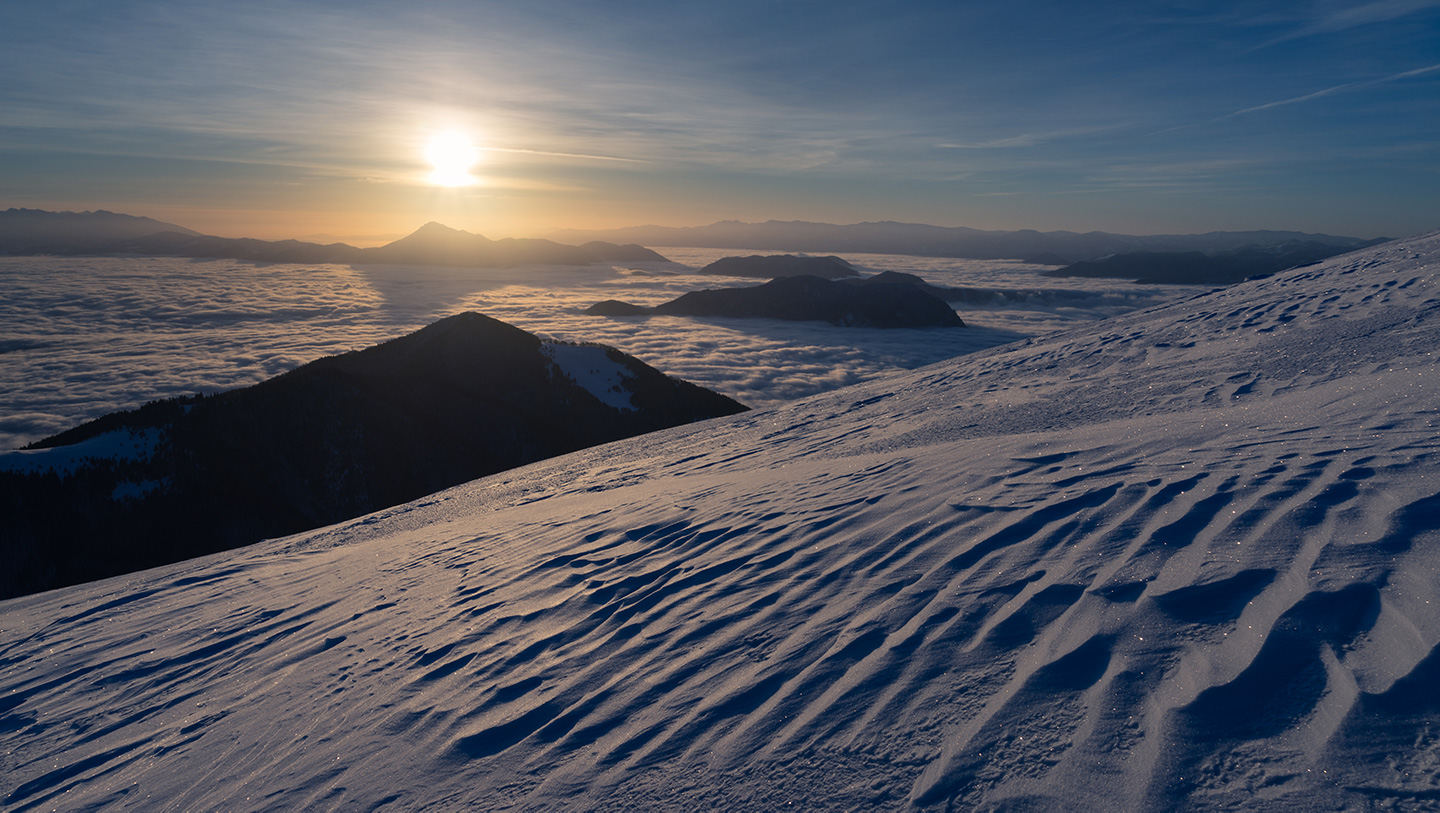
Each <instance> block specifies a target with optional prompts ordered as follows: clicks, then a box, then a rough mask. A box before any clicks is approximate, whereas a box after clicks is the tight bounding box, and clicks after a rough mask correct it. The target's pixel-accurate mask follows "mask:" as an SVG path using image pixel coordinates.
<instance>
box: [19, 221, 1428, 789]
mask: <svg viewBox="0 0 1440 813" xmlns="http://www.w3.org/2000/svg"><path fill="white" fill-rule="evenodd" d="M1437 272H1440V233H1434V234H1431V235H1428V236H1425V237H1421V238H1416V239H1413V240H1408V241H1401V242H1396V243H1390V244H1386V245H1383V246H1379V247H1376V248H1372V249H1366V250H1364V251H1362V252H1358V253H1355V254H1349V255H1345V256H1343V257H1338V258H1335V259H1332V260H1329V261H1326V262H1324V263H1322V264H1319V265H1316V266H1311V267H1308V268H1303V269H1298V270H1295V271H1291V272H1287V273H1284V274H1281V275H1278V276H1275V277H1272V278H1270V279H1266V280H1261V281H1256V282H1249V283H1243V284H1241V285H1238V286H1235V287H1232V288H1228V289H1223V290H1219V291H1214V292H1209V293H1203V294H1200V295H1197V296H1195V297H1193V298H1190V299H1187V300H1184V301H1179V302H1175V303H1172V304H1170V305H1165V306H1161V307H1158V308H1154V309H1151V310H1148V311H1143V312H1136V313H1133V314H1130V315H1127V316H1122V317H1119V318H1115V319H1112V320H1108V321H1105V322H1101V323H1096V324H1092V325H1088V326H1086V327H1083V328H1080V329H1077V330H1073V331H1070V332H1066V333H1060V334H1054V335H1051V336H1047V337H1044V338H1041V339H1037V340H1032V341H1030V342H1027V343H1024V344H1019V345H1008V346H1006V347H1002V348H997V349H995V350H992V351H987V352H982V353H978V354H975V355H971V356H966V357H963V358H958V359H954V360H952V361H947V362H943V363H941V364H938V365H933V366H930V367H926V368H922V369H920V370H916V371H913V372H908V373H903V374H898V375H894V376H891V377H887V378H884V379H881V380H878V381H874V382H871V383H867V384H863V385H860V386H857V387H852V388H849V389H845V390H840V391H836V392H833V393H829V394H824V395H819V396H815V397H812V398H809V399H806V400H803V401H799V402H795V403H793V404H791V405H789V406H785V407H781V408H776V409H771V410H767V411H759V412H752V413H746V414H744V415H740V416H735V417H733V418H725V419H719V420H715V421H711V422H707V423H704V424H699V425H694V426H690V427H686V428H681V429H676V430H669V431H666V432H662V433H658V434H653V435H647V436H645V437H642V438H637V439H633V440H629V441H622V442H619V443H615V444H611V445H608V446H605V447H600V448H596V449H592V450H589V451H586V452H581V453H578V454H573V455H569V456H566V457H563V458H557V459H554V460H551V461H547V462H544V463H540V464H536V465H532V466H529V467H526V468H523V469H518V470H514V471H511V472H507V473H504V474H501V475H497V476H494V477H490V478H487V479H482V480H477V481H475V482H472V483H469V484H467V485H464V486H461V487H458V488H455V489H452V490H450V491H446V492H443V493H440V494H437V495H434V496H432V497H429V498H426V499H423V500H420V501H418V502H415V503H411V504H408V505H406V506H402V507H399V508H395V509H391V510H387V511H384V512H381V513H379V514H375V515H371V516H369V517H365V518H362V519H359V520H355V521H353V522H348V523H345V524H343V525H339V526H334V527H331V528H328V529H324V530H321V531H316V532H313V533H309V534H304V535H300V536H295V537H288V538H285V539H280V540H274V541H271V542H265V543H262V544H259V545H255V546H253V547H250V548H246V549H243V550H239V551H232V552H229V553H225V554H217V555H215V556H212V557H208V558H205V559H200V560H194V561H191V562H187V563H184V564H181V565H175V566H170V567H167V568H163V569H160V570H154V571H148V572H146V573H143V574H138V575H134V576H128V577H120V578H115V579H111V580H108V581H104V582H98V583H94V584H89V585H82V586H79V587H75V588H67V589H64V590H59V591H55V592H51V593H46V594H41V595H38V596H32V597H27V598H21V599H16V600H12V601H9V602H5V603H3V604H0V625H3V633H0V634H3V642H0V799H3V806H4V807H5V808H6V809H10V810H27V809H32V808H34V809H50V808H61V809H88V808H92V807H109V808H134V809H142V810H161V809H164V810H200V809H224V810H280V809H301V808H307V807H310V808H317V809H331V808H336V809H339V808H343V809H355V810H369V809H374V808H387V809H390V808H393V809H419V808H426V809H447V808H449V809H460V808H466V807H471V808H476V809H487V810H576V811H581V810H610V809H631V810H637V811H638V810H656V809H683V810H687V811H688V810H698V809H711V808H713V809H721V810H773V809H787V808H788V809H810V810H825V809H854V810H869V809H904V808H907V807H911V808H921V809H933V810H941V809H952V810H965V809H972V808H982V809H989V808H1003V809H1007V810H1034V809H1041V810H1044V809H1054V810H1116V809H1127V810H1139V809H1166V808H1175V809H1207V810H1208V809H1278V810H1292V809H1293V810H1340V809H1357V808H1360V809H1364V808H1367V807H1370V806H1374V807H1377V808H1387V809H1388V808H1391V807H1393V808H1396V809H1415V808H1418V807H1423V806H1428V805H1435V804H1437V803H1440V691H1437V686H1440V649H1437V642H1440V465H1437V464H1440V457H1437V452H1440V433H1437V421H1440V369H1437V366H1436V353H1437V352H1440V280H1437Z"/></svg>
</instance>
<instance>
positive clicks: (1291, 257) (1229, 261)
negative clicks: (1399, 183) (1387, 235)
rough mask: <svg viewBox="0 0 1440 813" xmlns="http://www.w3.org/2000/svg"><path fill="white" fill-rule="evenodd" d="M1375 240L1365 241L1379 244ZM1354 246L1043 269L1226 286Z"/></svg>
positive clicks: (1303, 245) (1148, 255) (1135, 258)
mask: <svg viewBox="0 0 1440 813" xmlns="http://www.w3.org/2000/svg"><path fill="white" fill-rule="evenodd" d="M1382 242H1384V241H1383V240H1374V241H1370V242H1369V243H1366V244H1365V245H1367V246H1368V245H1373V244H1376V243H1382ZM1352 250H1353V249H1352V248H1350V247H1346V246H1338V245H1334V244H1331V243H1322V242H1317V241H1314V240H1296V241H1292V242H1288V243H1281V244H1278V245H1269V246H1245V247H1243V248H1238V249H1232V250H1229V251H1221V252H1216V253H1214V254H1206V253H1204V252H1200V251H1174V252H1158V251H1137V252H1134V253H1131V254H1116V255H1113V256H1110V257H1102V258H1100V259H1098V260H1087V261H1084V262H1078V263H1074V264H1072V265H1068V266H1066V267H1064V268H1057V269H1055V270H1053V271H1047V272H1046V274H1045V275H1046V276H1050V277H1109V278H1118V279H1133V280H1135V281H1136V282H1148V283H1163V284H1206V285H1229V284H1231V283H1235V282H1241V281H1243V280H1246V279H1250V278H1251V277H1263V276H1269V275H1270V274H1276V273H1279V272H1281V271H1285V270H1288V269H1291V268H1297V267H1299V266H1302V265H1310V264H1312V263H1317V262H1320V261H1321V260H1324V259H1328V258H1330V257H1333V256H1335V255H1337V254H1344V253H1346V252H1348V251H1352Z"/></svg>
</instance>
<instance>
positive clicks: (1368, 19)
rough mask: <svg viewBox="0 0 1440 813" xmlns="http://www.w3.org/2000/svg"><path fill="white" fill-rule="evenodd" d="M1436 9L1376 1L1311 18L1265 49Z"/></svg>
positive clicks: (1401, 0)
mask: <svg viewBox="0 0 1440 813" xmlns="http://www.w3.org/2000/svg"><path fill="white" fill-rule="evenodd" d="M1436 8H1440V0H1376V1H1375V2H1371V3H1363V4H1361V5H1358V6H1345V7H1342V8H1334V9H1331V10H1328V11H1325V12H1323V13H1321V14H1319V15H1316V16H1314V17H1312V18H1311V19H1309V20H1308V21H1306V22H1305V23H1303V24H1302V25H1301V26H1300V27H1299V28H1297V29H1295V30H1293V31H1290V32H1288V33H1286V34H1283V35H1281V36H1279V37H1276V38H1274V39H1272V40H1270V41H1269V42H1267V43H1265V45H1276V44H1279V43H1282V42H1288V41H1290V40H1297V39H1303V38H1305V37H1313V36H1317V35H1320V34H1334V33H1338V32H1341V31H1348V30H1350V29H1352V28H1359V27H1361V26H1366V25H1374V24H1376V23H1387V22H1391V21H1394V20H1399V19H1401V18H1403V17H1409V16H1410V15H1412V14H1419V13H1421V12H1425V11H1429V10H1431V9H1436Z"/></svg>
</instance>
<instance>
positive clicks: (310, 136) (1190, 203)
mask: <svg viewBox="0 0 1440 813" xmlns="http://www.w3.org/2000/svg"><path fill="white" fill-rule="evenodd" d="M6 18H7V19H6V25H5V26H4V29H3V30H0V75H3V76H5V77H6V80H5V81H4V82H3V83H0V110H3V111H4V113H3V116H0V207H4V206H29V207H38V208H52V209H77V210H78V209H90V208H102V207H103V208H110V209H115V210H119V211H126V212H132V213H137V214H149V215H152V216H156V217H163V218H166V219H170V220H173V221H175V222H179V223H182V224H184V225H188V226H191V227H193V228H199V229H202V230H205V231H209V232H212V233H218V234H227V235H248V236H259V237H272V238H273V237H288V236H311V235H315V234H320V233H327V234H333V235H337V236H342V237H355V236H362V235H367V234H373V235H383V234H398V233H405V232H408V231H411V230H413V229H414V228H416V227H418V226H419V225H421V224H423V223H424V222H426V221H427V220H441V221H442V222H445V223H447V224H449V225H452V226H456V227H458V228H467V229H470V230H472V231H478V232H481V233H484V234H487V235H490V236H503V235H506V234H515V235H520V234H535V233H541V232H544V231H545V230H547V229H550V228H560V227H582V228H583V227H602V226H622V225H637V224H641V223H660V224H665V225H696V224H702V223H708V222H712V221H715V220H720V219H741V220H765V219H771V218H775V219H803V220H821V221H827V222H857V221H863V220H903V221H914V222H927V223H935V224H939V225H957V226H959V225H964V226H972V227H976V228H1007V229H1012V228H1036V229H1044V230H1048V229H1070V230H1076V231H1087V230H1092V229H1101V230H1106V231H1116V232H1130V233H1156V232H1198V231H1209V230H1215V229H1249V228H1283V229H1300V230H1304V231H1324V232H1330V233H1338V234H1350V235H1356V236H1366V237H1370V236H1379V235H1388V236H1403V235H1408V234H1414V233H1417V232H1420V231H1425V230H1428V229H1431V228H1435V227H1437V226H1440V193H1437V191H1436V190H1437V189H1440V0H1378V1H1377V2H1359V3H1339V2H1289V3H1284V2H1282V3H1272V4H1266V5H1265V7H1263V8H1259V9H1257V8H1256V4H1246V3H1225V2H1143V3H1141V2H1093V3H1086V4H1076V3H1063V2H1042V1H1039V0H1013V1H1012V2H1005V3H960V2H950V3H919V2H910V3H906V2H899V3H896V2H890V3H880V2H825V3H819V2H767V3H759V2H730V3H725V4H718V3H705V4H699V3H674V2H667V3H661V2H640V1H625V0H621V1H619V2H609V3H603V4H602V3H593V2H570V1H569V0H531V2H528V3H526V4H524V5H523V7H521V5H520V4H513V3H490V2H423V0H422V1H421V2H415V3H408V4H398V3H392V2H346V3H338V2H307V3H301V2H269V1H268V0H260V1H259V2H246V3H235V2H226V3H215V2H173V1H172V0H149V1H148V2H114V0H111V1H110V2H79V1H72V0H56V1H55V2H51V3H45V4H41V3H28V4H21V3H12V4H10V6H9V7H8V8H7V10H6ZM438 133H462V134H464V135H465V136H466V137H467V138H470V139H472V140H473V143H474V145H475V146H476V147H477V148H478V151H479V154H480V156H481V160H480V162H479V164H478V165H477V166H476V167H475V168H474V169H473V175H474V177H475V179H476V181H477V182H476V183H475V184H473V185H471V186H464V187H458V188H451V187H437V186H435V185H433V184H430V183H427V182H426V177H427V171H428V165H427V164H426V163H425V160H424V157H423V154H424V145H425V143H426V142H427V140H428V139H429V138H431V137H432V136H434V135H436V134H438Z"/></svg>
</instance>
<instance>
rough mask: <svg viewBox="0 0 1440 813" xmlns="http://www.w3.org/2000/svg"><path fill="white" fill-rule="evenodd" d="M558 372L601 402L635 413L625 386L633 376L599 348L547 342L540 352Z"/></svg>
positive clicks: (603, 349) (604, 349)
mask: <svg viewBox="0 0 1440 813" xmlns="http://www.w3.org/2000/svg"><path fill="white" fill-rule="evenodd" d="M541 352H543V353H544V354H545V355H546V357H547V358H549V359H550V361H551V363H552V364H554V365H555V368H556V369H557V370H558V371H559V372H560V374H561V375H564V376H565V377H566V378H568V379H570V380H571V381H573V382H575V383H576V384H577V385H579V386H580V387H581V388H583V389H584V390H585V391H586V392H589V393H590V394H591V395H593V396H595V397H596V398H598V399H600V402H601V403H603V404H606V405H607V406H612V407H614V408H616V409H623V410H626V411H627V412H634V411H635V403H634V401H632V400H631V396H630V391H629V390H627V389H626V388H625V385H624V382H625V381H628V380H630V379H631V378H633V377H634V376H632V375H631V374H630V371H629V370H627V369H625V367H624V366H623V365H621V364H620V363H619V362H617V361H615V360H614V359H612V358H610V355H609V351H608V350H607V349H606V348H604V347H599V346H596V345H578V344H555V343H553V342H546V343H545V345H544V347H543V348H542V349H541Z"/></svg>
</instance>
